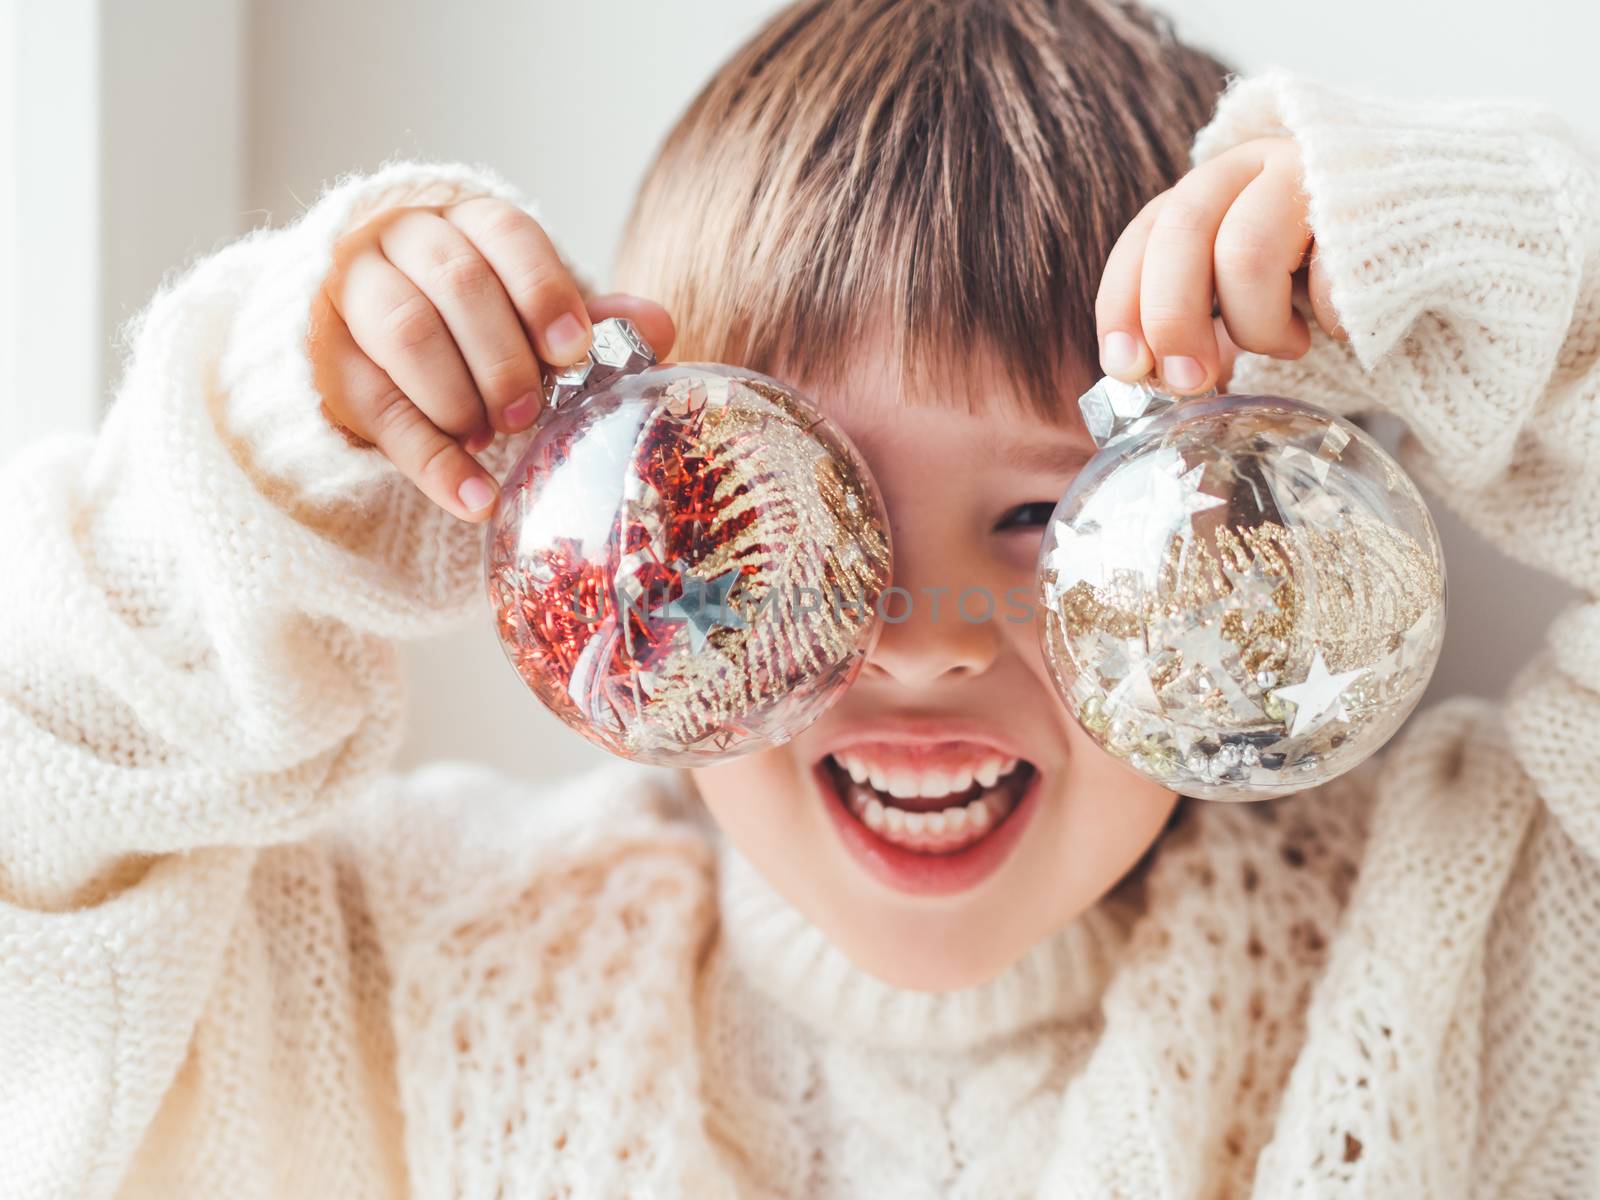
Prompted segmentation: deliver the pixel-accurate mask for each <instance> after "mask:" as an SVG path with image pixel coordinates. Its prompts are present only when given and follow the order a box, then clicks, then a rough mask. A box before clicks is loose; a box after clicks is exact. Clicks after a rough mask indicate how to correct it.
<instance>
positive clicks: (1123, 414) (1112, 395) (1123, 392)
mask: <svg viewBox="0 0 1600 1200" xmlns="http://www.w3.org/2000/svg"><path fill="white" fill-rule="evenodd" d="M1216 394H1217V390H1216V388H1212V389H1210V390H1209V391H1205V392H1200V393H1197V394H1196V395H1193V396H1184V397H1179V396H1174V395H1173V394H1172V393H1171V392H1165V391H1162V390H1161V389H1160V388H1158V387H1157V386H1156V385H1155V383H1154V382H1153V381H1152V380H1151V379H1149V378H1145V379H1141V380H1140V381H1139V382H1138V383H1124V382H1123V381H1122V380H1120V379H1113V378H1112V377H1111V376H1109V375H1107V376H1106V377H1105V378H1103V379H1101V380H1100V382H1099V383H1097V384H1095V385H1094V386H1093V387H1092V388H1090V389H1089V390H1088V391H1087V392H1085V393H1084V394H1083V395H1082V396H1080V397H1079V398H1078V411H1079V412H1081V413H1082V414H1083V423H1084V425H1086V426H1087V427H1088V429H1089V436H1090V437H1092V438H1093V439H1094V444H1095V445H1096V446H1099V447H1101V448H1102V449H1104V448H1105V447H1106V446H1109V445H1110V444H1111V443H1112V442H1120V441H1121V440H1122V439H1123V438H1125V437H1129V436H1131V435H1133V434H1135V433H1138V432H1139V431H1140V430H1141V429H1143V428H1145V426H1147V425H1149V424H1150V423H1151V422H1153V421H1154V420H1155V419H1156V418H1157V417H1159V416H1160V415H1161V414H1162V413H1164V412H1166V411H1167V410H1168V409H1169V408H1171V407H1172V406H1173V405H1175V404H1177V403H1178V401H1179V400H1180V399H1186V400H1204V399H1207V398H1208V397H1211V396H1215V395H1216Z"/></svg>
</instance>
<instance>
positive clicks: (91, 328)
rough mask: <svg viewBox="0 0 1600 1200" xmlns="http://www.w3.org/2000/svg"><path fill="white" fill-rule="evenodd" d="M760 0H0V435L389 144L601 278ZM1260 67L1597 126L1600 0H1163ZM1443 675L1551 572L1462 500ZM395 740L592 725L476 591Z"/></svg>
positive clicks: (1525, 606) (525, 764)
mask: <svg viewBox="0 0 1600 1200" xmlns="http://www.w3.org/2000/svg"><path fill="white" fill-rule="evenodd" d="M777 7H778V4H776V3H775V2H774V0H677V2H675V3H671V4H663V3H661V2H660V0H604V2H602V0H585V2H584V3H578V4H574V3H571V2H570V0H476V2H475V3H471V4H456V3H444V2H442V0H432V2H425V0H0V419H3V420H4V421H5V427H6V431H7V432H6V435H5V436H4V437H3V438H0V459H3V458H4V456H5V455H6V453H7V452H8V451H9V450H10V449H11V448H14V447H15V446H16V445H18V444H20V443H21V442H23V441H25V440H26V439H27V438H30V437H33V436H37V435H39V434H42V433H44V432H47V431H49V430H51V429H57V428H83V427H87V425H89V424H91V423H92V421H93V419H94V415H95V413H96V412H97V411H98V406H99V404H100V402H101V398H102V397H103V395H104V394H105V392H106V390H107V388H108V387H109V384H108V382H107V381H108V379H109V378H110V377H111V376H113V375H114V370H115V356H114V353H113V352H112V351H111V350H110V344H111V336H112V334H113V332H114V330H115V327H116V325H117V323H118V322H119V321H120V320H121V319H123V318H124V317H125V316H126V315H128V314H130V313H131V312H133V311H135V310H136V309H137V308H138V306H139V305H140V304H141V303H142V301H143V300H144V298H145V297H146V296H147V295H148V294H149V292H150V290H151V288H153V287H154V286H155V284H156V283H157V282H158V281H159V279H160V278H161V276H162V274H163V273H164V272H165V271H167V270H169V269H170V268H172V267H173V266H175V265H178V264H180V263H181V262H182V261H184V260H185V259H186V258H188V257H189V256H191V255H193V254H195V253H200V252H204V251H205V250H207V249H208V248H210V247H212V246H214V245H216V244H217V242H218V241H219V240H220V239H225V238H228V237H232V236H234V235H236V234H238V233H240V232H243V231H244V230H245V229H248V228H250V227H252V226H254V225H256V224H259V223H261V222H262V221H264V220H268V219H272V220H275V221H282V220H286V219H289V218H290V217H292V216H293V214H294V213H295V212H296V211H298V210H299V209H300V207H301V206H302V204H303V203H308V202H310V201H311V200H312V199H314V198H315V196H316V194H317V192H318V190H319V186H320V184H321V182H322V181H324V180H327V179H330V178H332V177H333V176H335V175H337V174H339V173H341V172H343V171H347V170H352V169H367V168H371V167H373V166H375V165H376V164H378V163H379V162H381V161H382V160H383V159H385V158H387V157H390V156H393V155H397V154H398V155H406V156H414V157H427V158H440V159H461V160H467V161H478V162H485V163H489V164H491V165H493V166H494V167H495V168H497V169H498V170H499V171H500V172H502V173H503V174H504V175H506V176H507V177H509V178H510V179H512V180H514V181H516V182H517V183H519V184H521V185H522V186H523V187H524V188H525V189H526V190H527V191H528V193H529V194H530V195H533V196H535V197H537V198H538V200H539V203H540V208H541V211H542V214H543V216H544V218H545V220H546V222H547V224H548V225H549V226H550V228H551V229H552V231H553V232H554V233H555V234H556V236H557V237H558V238H559V240H560V241H561V243H562V245H563V246H564V247H565V248H566V250H567V252H568V253H569V254H570V255H571V256H572V257H573V258H575V259H576V260H577V261H578V262H579V263H580V264H582V265H584V266H586V267H588V268H590V269H592V270H594V272H595V273H596V274H597V275H598V276H600V277H601V278H602V279H603V276H604V273H605V267H606V265H607V263H608V260H609V257H610V251H611V246H612V242H613V239H614V237H615V234H616V231H617V228H618V226H619V224H620V222H621V220H622V218H623V215H624V213H625V211H626V208H627V205H628V202H629V198H630V197H631V194H632V188H633V185H634V183H635V181H636V180H637V178H638V176H639V174H640V172H641V171H642V169H643V167H644V165H645V163H646V161H647V159H648V156H649V154H650V152H651V150H652V148H653V147H654V145H655V144H656V143H657V141H658V140H659V139H660V137H661V136H662V134H663V133H664V132H665V131H666V129H667V128H668V126H669V125H670V123H671V121H672V119H673V117H674V116H675V115H676V113H677V112H678V111H679V109H680V108H681V107H682V106H683V105H684V104H685V103H686V102H687V100H688V99H689V97H690V96H691V95H692V94H693V92H694V91H695V90H696V88H697V87H698V86H699V85H700V83H701V82H703V80H704V79H705V78H706V76H707V74H708V73H709V72H710V70H711V69H712V68H713V67H714V66H715V64H716V63H718V62H719V61H720V60H721V59H722V58H723V57H724V56H725V55H726V54H727V53H728V52H729V51H730V50H731V49H732V48H733V47H734V46H735V45H737V44H738V43H739V42H740V41H741V40H742V39H743V38H744V37H746V36H747V35H748V34H749V33H750V32H751V31H752V30H753V29H754V28H755V27H756V26H757V24H759V22H760V21H761V20H762V19H764V18H765V16H766V15H767V14H769V13H770V12H772V11H774V10H775V9H776V8H777ZM1164 7H1165V8H1166V11H1168V12H1169V13H1171V14H1172V15H1173V16H1174V19H1175V20H1176V21H1177V23H1178V26H1179V29H1180V31H1182V32H1183V33H1184V34H1185V35H1186V36H1188V37H1190V38H1191V39H1192V40H1195V41H1197V42H1200V43H1201V44H1204V45H1206V46H1208V47H1209V48H1211V49H1213V50H1215V51H1217V52H1218V53H1220V54H1221V55H1222V56H1223V57H1224V58H1226V59H1228V60H1229V61H1231V62H1233V63H1235V64H1236V65H1238V66H1239V67H1240V68H1241V69H1244V70H1247V71H1248V70H1254V69H1259V68H1262V67H1266V66H1269V65H1282V66H1286V67H1289V68H1292V69H1295V70H1299V71H1302V72H1306V73H1308V74H1312V75H1315V76H1317V77H1320V78H1322V79H1324V80H1327V81H1329V82H1332V83H1339V84H1344V85H1347V86H1351V87H1357V88H1364V89H1368V90H1373V91H1377V92H1382V93H1386V94H1390V95H1397V96H1422V95H1430V94H1439V95H1459V96H1520V97H1527V98H1533V99H1539V100H1543V101H1545V102H1547V103H1550V104H1552V105H1554V106H1556V107H1557V108H1558V109H1560V110H1561V111H1563V112H1564V113H1565V114H1566V115H1567V116H1568V117H1569V118H1570V119H1571V120H1572V121H1573V122H1574V123H1575V124H1576V125H1577V126H1579V127H1580V128H1582V129H1584V130H1586V131H1587V132H1588V133H1589V135H1590V136H1591V138H1592V139H1593V140H1595V141H1596V142H1597V143H1600V102H1597V98H1596V92H1595V88H1594V77H1595V67H1594V63H1593V55H1594V49H1595V47H1596V46H1597V45H1600V5H1596V4H1593V3H1579V2H1576V0H1521V2H1520V3H1518V4H1516V5H1506V4H1503V3H1499V2H1494V0H1479V2H1471V0H1456V2H1455V3H1442V2H1431V3H1419V2H1416V0H1408V2H1407V3H1405V4H1397V3H1395V2H1394V0H1345V2H1344V3H1343V4H1340V5H1338V6H1329V5H1322V6H1289V5H1284V4H1282V3H1280V2H1278V0H1171V2H1170V3H1168V4H1166V5H1165V6H1164ZM1443 524H1444V526H1445V535H1446V548H1447V553H1448V555H1449V564H1450V570H1451V585H1452V606H1453V607H1452V614H1451V629H1450V635H1449V638H1448V640H1447V644H1446V657H1445V661H1444V664H1443V666H1442V667H1441V670H1440V673H1439V676H1438V677H1437V679H1436V681H1435V687H1434V693H1435V694H1436V695H1437V694H1448V693H1451V692H1456V691H1476V692H1491V693H1492V692H1495V691H1497V690H1499V689H1500V688H1501V687H1502V686H1503V683H1504V681H1505V679H1506V678H1507V677H1508V676H1509V674H1510V672H1511V670H1512V669H1513V667H1514V665H1515V664H1516V663H1517V662H1519V661H1521V660H1522V659H1523V658H1525V657H1526V655H1527V654H1528V653H1529V652H1530V650H1531V647H1532V645H1533V644H1534V641H1535V639H1536V638H1537V636H1538V632H1539V630H1540V629H1541V628H1542V626H1543V624H1544V622H1545V620H1546V619H1547V617H1548V615H1549V614H1550V613H1551V612H1553V611H1554V609H1555V608H1556V607H1557V606H1558V604H1559V603H1560V601H1561V597H1562V594H1561V593H1560V592H1559V590H1558V589H1556V588H1555V587H1553V586H1552V585H1551V584H1550V583H1549V582H1548V581H1546V580H1544V579H1542V578H1540V577H1537V576H1533V575H1530V574H1528V573H1526V572H1523V571H1521V570H1520V569H1519V568H1516V567H1514V566H1512V565H1510V564H1508V563H1507V562H1505V561H1504V560H1503V559H1501V558H1500V557H1499V556H1497V555H1495V554H1494V553H1493V552H1491V551H1489V550H1488V549H1487V548H1486V547H1484V546H1483V545H1482V544H1481V543H1479V542H1477V541H1476V539H1474V538H1473V537H1471V535H1469V534H1467V533H1465V532H1464V531H1463V530H1461V529H1460V528H1459V527H1458V526H1456V525H1455V524H1454V523H1453V522H1451V521H1449V520H1448V519H1446V520H1445V521H1444V522H1443ZM413 675H414V679H415V686H414V699H413V709H412V716H411V729H410V731H409V742H408V750H407V755H406V760H407V761H408V762H416V761H420V760H423V759H427V758H432V757H436V756H439V755H459V756H470V757H475V758H483V759H487V760H490V761H493V762H496V763H499V764H500V765H503V766H506V767H508V768H510V769H513V770H519V771H525V772H535V771H539V772H560V771H566V770H570V769H572V768H574V767H576V766H577V765H579V764H581V763H584V762H587V761H591V760H592V758H593V757H594V755H595V752H593V751H590V750H589V749H588V748H587V746H586V745H585V744H584V743H582V742H581V741H580V740H579V739H577V738H576V737H575V736H573V735H569V734H566V733H565V732H564V731H562V730H561V729H560V727H559V726H558V725H556V723H555V722H554V721H553V720H552V719H551V718H548V717H546V716H545V714H544V713H543V711H542V710H541V709H540V708H539V706H538V705H537V703H536V702H535V701H534V700H532V699H531V698H530V697H529V696H527V695H526V694H525V693H524V692H523V690H522V687H521V684H520V683H518V682H517V680H516V679H515V678H514V676H513V675H512V673H511V672H510V670H509V669H508V668H507V667H506V666H505V664H504V662H503V661H502V659H501V657H500V652H499V649H498V647H497V646H496V645H495V644H494V642H493V637H492V634H491V633H490V632H489V625H488V622H487V620H485V622H483V623H482V624H481V625H480V626H479V627H477V628H475V629H473V630H472V631H470V632H468V633H464V634H461V635H458V636H456V637H453V638H449V639H443V640H441V641H439V642H436V643H432V644H427V645H421V646H418V647H416V648H415V650H414V653H413Z"/></svg>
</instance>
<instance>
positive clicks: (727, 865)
mask: <svg viewBox="0 0 1600 1200" xmlns="http://www.w3.org/2000/svg"><path fill="white" fill-rule="evenodd" d="M717 845H718V856H717V859H718V867H719V871H718V889H717V895H718V908H719V910H720V912H721V918H722V939H723V941H724V942H725V943H726V945H727V952H728V955H729V958H730V960H731V961H732V963H733V964H734V965H735V966H736V967H738V968H739V969H740V970H741V971H742V972H743V973H744V974H745V975H746V977H747V978H749V980H750V981H751V982H752V984H753V986H754V987H755V988H756V989H758V990H759V991H760V992H761V994H762V995H764V996H766V997H767V998H768V999H769V1000H771V1001H772V1002H774V1003H775V1004H778V1005H780V1006H781V1007H783V1008H784V1009H785V1010H787V1011H788V1012H790V1013H792V1014H793V1015H795V1016H796V1017H798V1018H799V1019H800V1020H802V1021H804V1022H805V1023H807V1024H809V1025H812V1026H814V1027H816V1029H817V1030H818V1032H819V1033H821V1034H823V1035H825V1036H828V1037H840V1038H847V1039H850V1040H854V1041H859V1042H863V1043H866V1044H870V1045H873V1046H877V1047H880V1048H884V1049H892V1050H918V1049H928V1048H934V1047H936V1048H939V1049H941V1050H965V1049H969V1048H970V1047H972V1046H975V1045H979V1044H981V1043H983V1042H987V1041H991V1040H993V1039H995V1038H999V1037H1004V1036H1006V1035H1009V1034H1014V1033H1016V1032H1018V1031H1019V1030H1026V1029H1029V1028H1031V1027H1033V1026H1036V1025H1039V1024H1041V1023H1044V1022H1048V1021H1066V1020H1074V1019H1077V1018H1080V1017H1083V1016H1085V1015H1087V1014H1090V1013H1092V1012H1093V1010H1094V1009H1095V1008H1096V1006H1097V1005H1098V1004H1099V1001H1100V994H1101V992H1102V991H1103V990H1104V988H1105V984H1106V981H1107V979H1109V977H1110V974H1111V970H1112V967H1113V964H1114V963H1115V961H1116V955H1117V951H1118V949H1119V948H1120V946H1121V945H1122V943H1123V941H1124V940H1125V938H1126V936H1127V923H1128V921H1129V919H1130V918H1129V914H1128V913H1127V912H1126V911H1125V906H1123V905H1118V904H1116V903H1113V902H1110V901H1108V902H1105V903H1102V904H1100V905H1098V906H1096V907H1095V908H1093V909H1091V910H1090V911H1089V912H1087V913H1085V914H1083V916H1081V917H1080V918H1079V919H1078V920H1076V921H1073V922H1071V923H1070V924H1068V925H1067V926H1066V927H1064V928H1063V929H1061V930H1060V931H1058V932H1057V933H1056V934H1055V935H1054V936H1053V937H1050V938H1048V939H1046V940H1045V941H1043V942H1040V943H1039V944H1038V945H1036V946H1034V947H1033V949H1031V950H1030V951H1029V952H1028V953H1027V954H1025V955H1023V956H1022V957H1021V958H1020V959H1018V960H1017V961H1016V962H1014V963H1012V964H1011V965H1010V966H1009V967H1007V968H1006V969H1005V970H1004V971H1002V972H1001V973H1000V974H999V975H997V976H995V977H994V978H993V979H991V980H989V981H988V982H986V983H983V984H979V985H977V986H975V987H967V988H961V989H957V990H954V991H946V992H926V991H917V990H913V989H909V988H900V987H893V986H891V985H889V984H886V983H884V982H882V981H881V980H879V979H877V978H876V977H874V976H873V975H871V974H869V973H867V972H866V971H863V970H862V969H861V968H860V967H858V966H856V965H855V964H854V963H853V962H851V961H850V959H849V958H847V957H846V956H845V954H844V953H843V952H842V951H841V950H839V948H838V947H836V946H835V945H834V944H833V943H832V942H830V941H828V939H827V938H826V937H824V936H823V934H822V931H821V930H819V929H818V928H817V927H816V926H815V925H813V924H812V923H811V922H810V921H808V920H807V919H806V918H805V917H804V916H803V915H802V914H801V913H800V912H799V911H798V910H797V909H796V908H795V907H794V905H792V904H790V903H789V902H788V901H787V900H785V899H784V898H783V897H782V896H780V895H779V894H778V893H777V892H776V891H775V890H774V889H773V888H772V886H771V885H770V884H769V883H767V881H766V880H765V879H764V878H763V877H762V876H761V874H760V873H759V872H758V871H757V870H756V869H755V868H754V867H752V866H751V865H750V863H749V861H748V860H747V859H746V858H745V857H744V856H743V855H742V854H740V853H739V852H738V851H737V850H736V849H735V848H734V847H733V846H732V844H731V843H729V842H728V841H727V839H725V838H718V839H717Z"/></svg>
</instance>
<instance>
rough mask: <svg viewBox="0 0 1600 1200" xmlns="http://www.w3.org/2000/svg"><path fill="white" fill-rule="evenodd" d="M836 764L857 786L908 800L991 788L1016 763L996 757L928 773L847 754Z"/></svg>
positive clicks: (842, 754)
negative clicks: (916, 797)
mask: <svg viewBox="0 0 1600 1200" xmlns="http://www.w3.org/2000/svg"><path fill="white" fill-rule="evenodd" d="M833 757H834V761H835V762H837V763H838V764H839V765H840V766H841V767H843V768H844V769H845V770H846V771H847V772H849V775H850V778H851V779H853V780H855V781H856V782H857V783H868V784H871V786H872V787H874V788H876V789H877V790H878V791H880V792H887V793H888V794H889V795H890V796H895V797H899V798H901V799H909V798H911V797H913V796H927V797H938V796H948V795H951V794H952V793H958V792H964V791H966V790H967V789H968V788H970V787H971V786H972V785H973V784H974V783H976V784H977V785H978V786H979V787H985V788H991V787H993V786H994V785H995V784H996V783H998V782H999V780H1000V777H1001V776H1003V775H1009V774H1010V773H1011V772H1012V771H1014V770H1015V769H1016V766H1017V760H1016V759H1014V758H1002V757H1000V756H999V755H995V756H993V757H990V758H986V759H984V760H983V761H982V762H981V763H978V764H977V765H975V766H970V767H957V768H948V769H945V770H926V769H921V768H916V767H907V766H894V767H885V766H882V765H880V764H878V763H866V762H863V761H862V760H861V759H859V758H857V757H855V756H854V755H852V754H849V753H847V752H843V753H839V754H835V755H834V756H833Z"/></svg>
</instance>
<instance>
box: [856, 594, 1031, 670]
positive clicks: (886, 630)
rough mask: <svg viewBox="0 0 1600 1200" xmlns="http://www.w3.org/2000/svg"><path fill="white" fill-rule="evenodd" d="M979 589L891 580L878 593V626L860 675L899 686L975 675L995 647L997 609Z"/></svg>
mask: <svg viewBox="0 0 1600 1200" xmlns="http://www.w3.org/2000/svg"><path fill="white" fill-rule="evenodd" d="M994 599H996V598H995V597H992V596H991V595H990V594H989V592H988V590H987V589H985V588H982V587H971V588H957V587H951V588H935V587H933V586H931V585H930V586H926V587H909V586H907V585H904V584H899V583H898V582H897V585H896V587H895V588H894V590H893V591H892V592H890V593H888V594H887V595H886V596H885V597H884V601H883V604H882V606H881V611H882V612H883V614H884V621H883V630H882V632H881V633H880V634H879V636H878V644H877V645H876V646H875V647H874V648H873V651H872V653H871V654H870V655H868V657H867V662H866V665H865V667H864V668H863V669H862V675H863V676H864V677H866V678H874V677H876V678H879V679H888V680H892V681H894V682H895V683H898V684H901V685H903V686H905V687H918V688H920V687H927V686H928V685H930V684H933V683H936V682H938V681H940V680H943V679H947V678H949V679H955V678H962V677H969V676H977V675H981V674H983V672H985V671H987V670H988V669H989V667H990V666H992V665H993V664H994V660H995V657H996V655H997V654H998V653H999V647H1000V631H999V629H998V628H997V627H996V625H995V622H996V621H997V620H999V612H998V608H997V606H996V605H995V604H993V603H990V601H992V600H994Z"/></svg>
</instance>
